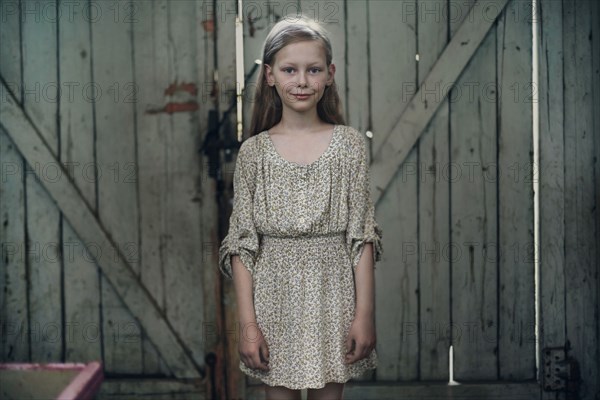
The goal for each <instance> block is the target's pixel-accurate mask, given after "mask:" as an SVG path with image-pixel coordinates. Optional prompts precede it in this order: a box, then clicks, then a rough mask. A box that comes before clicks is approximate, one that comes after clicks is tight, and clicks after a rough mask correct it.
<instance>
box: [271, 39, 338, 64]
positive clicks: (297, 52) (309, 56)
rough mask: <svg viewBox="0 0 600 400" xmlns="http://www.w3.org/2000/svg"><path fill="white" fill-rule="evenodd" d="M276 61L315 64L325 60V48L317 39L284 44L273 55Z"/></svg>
mask: <svg viewBox="0 0 600 400" xmlns="http://www.w3.org/2000/svg"><path fill="white" fill-rule="evenodd" d="M275 59H276V62H278V63H280V64H281V63H283V62H289V63H297V64H315V63H322V62H324V61H325V60H326V55H325V49H324V48H323V46H322V45H321V44H320V43H319V42H317V41H302V42H296V43H290V44H288V45H286V46H284V47H283V48H282V49H281V50H279V51H278V52H277V54H276V55H275Z"/></svg>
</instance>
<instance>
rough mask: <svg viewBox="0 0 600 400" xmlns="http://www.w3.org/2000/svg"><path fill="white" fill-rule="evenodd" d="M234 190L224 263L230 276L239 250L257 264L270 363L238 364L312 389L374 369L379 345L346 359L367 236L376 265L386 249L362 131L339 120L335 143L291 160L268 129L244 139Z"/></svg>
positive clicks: (252, 267)
mask: <svg viewBox="0 0 600 400" xmlns="http://www.w3.org/2000/svg"><path fill="white" fill-rule="evenodd" d="M233 189H234V202H233V210H232V214H231V217H230V220H229V231H228V233H227V236H226V237H225V239H223V242H222V243H221V246H220V248H219V268H220V270H221V272H222V273H223V274H224V275H225V276H226V277H227V278H229V279H232V269H231V256H232V255H234V254H237V255H239V256H240V259H241V261H242V263H243V265H244V266H245V267H246V268H247V269H248V270H249V272H250V274H251V276H252V281H253V284H252V285H253V298H254V309H255V314H256V322H257V324H258V326H259V327H260V329H261V331H262V333H263V336H264V338H265V341H266V343H267V345H268V348H269V368H270V370H269V371H262V370H258V369H251V368H249V367H247V366H246V365H245V364H244V363H243V362H242V361H240V364H239V367H240V369H241V370H242V371H243V372H244V373H245V374H246V375H248V376H251V377H254V378H258V379H260V380H261V381H263V382H264V383H266V384H267V385H270V386H285V387H288V388H290V389H304V388H322V387H324V386H325V384H326V383H328V382H346V381H348V380H349V379H351V378H353V377H358V376H360V375H362V374H363V373H364V372H365V371H366V370H368V369H374V368H376V367H377V353H376V351H375V350H373V351H372V352H371V354H370V355H369V356H368V357H366V358H364V359H362V360H359V361H356V362H355V363H353V364H345V363H344V357H345V353H346V347H345V340H346V336H347V334H348V331H349V328H350V324H351V323H352V321H353V319H354V312H355V301H356V295H355V286H354V272H355V268H356V266H357V264H358V262H359V260H360V256H361V252H362V249H363V247H364V244H365V243H366V242H372V243H373V263H374V266H375V262H377V261H380V259H381V255H382V253H383V248H382V242H381V238H382V230H381V228H380V227H379V226H378V224H377V222H376V220H375V212H374V206H373V202H372V200H371V196H370V186H369V163H368V158H367V144H366V139H365V138H364V136H363V135H362V134H360V132H358V131H357V130H356V129H354V128H352V127H350V126H346V125H335V126H334V130H333V136H332V138H331V141H330V143H329V147H328V148H327V150H326V151H325V152H324V153H323V154H322V155H321V156H320V157H319V158H318V159H317V160H316V161H314V162H312V163H310V164H299V163H295V162H292V161H288V160H286V159H285V158H283V157H282V156H281V155H280V154H279V153H278V151H277V150H276V148H275V146H274V144H273V142H272V139H271V137H270V136H269V132H268V131H263V132H261V133H259V134H257V135H255V136H251V137H250V138H248V139H247V140H246V141H244V142H243V143H242V145H241V147H240V149H239V152H238V157H237V161H236V166H235V171H234V177H233ZM241 334H243V332H241Z"/></svg>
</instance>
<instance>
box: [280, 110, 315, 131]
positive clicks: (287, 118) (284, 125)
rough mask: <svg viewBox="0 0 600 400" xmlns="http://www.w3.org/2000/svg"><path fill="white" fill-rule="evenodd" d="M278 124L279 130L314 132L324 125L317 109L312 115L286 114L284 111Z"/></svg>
mask: <svg viewBox="0 0 600 400" xmlns="http://www.w3.org/2000/svg"><path fill="white" fill-rule="evenodd" d="M276 126H277V130H279V131H284V132H312V131H315V130H318V129H319V128H320V127H321V126H323V121H321V119H320V118H319V116H318V115H317V112H316V110H315V112H314V113H312V115H306V114H295V115H286V114H285V112H284V114H283V116H282V117H281V121H279V123H277V125H276Z"/></svg>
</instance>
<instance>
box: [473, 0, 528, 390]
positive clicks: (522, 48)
mask: <svg viewBox="0 0 600 400" xmlns="http://www.w3.org/2000/svg"><path fill="white" fill-rule="evenodd" d="M497 30H498V31H497V39H498V43H497V49H498V50H497V55H496V60H497V61H496V65H497V67H496V70H497V77H496V79H497V81H496V85H495V86H496V87H492V88H491V90H490V91H488V94H489V98H491V99H494V98H495V99H494V100H490V101H493V102H494V103H498V116H497V118H498V163H497V168H496V171H493V170H490V169H493V165H492V168H490V169H488V170H487V171H485V172H484V174H485V176H486V177H487V178H488V179H489V180H491V181H496V182H497V183H498V229H499V237H498V247H497V248H496V247H494V248H492V249H491V251H495V250H496V249H497V250H498V253H497V254H498V255H499V258H497V257H494V259H496V262H497V263H498V273H499V276H498V280H499V283H498V284H499V289H500V291H499V293H498V297H499V300H498V301H499V305H498V307H499V313H498V335H497V345H498V357H499V371H498V373H499V378H500V379H501V380H510V381H517V380H530V379H535V377H536V364H535V341H536V337H535V287H534V283H535V282H534V278H535V277H534V264H533V262H534V236H533V232H534V221H533V217H534V216H533V178H534V177H533V165H532V163H531V160H532V157H533V132H532V123H531V121H532V120H533V114H532V113H533V110H532V105H533V85H532V83H531V69H532V64H531V62H532V54H531V51H532V50H531V47H532V42H531V41H532V38H531V4H530V3H528V2H521V1H511V2H510V3H509V4H508V5H507V6H506V7H505V8H504V12H503V13H502V15H501V16H500V17H499V18H498V24H497ZM515 360H519V362H515Z"/></svg>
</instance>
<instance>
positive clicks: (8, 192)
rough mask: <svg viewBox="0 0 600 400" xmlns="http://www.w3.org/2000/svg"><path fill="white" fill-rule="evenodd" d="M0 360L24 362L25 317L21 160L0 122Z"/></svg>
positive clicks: (26, 356) (26, 351)
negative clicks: (0, 237) (0, 236)
mask: <svg viewBox="0 0 600 400" xmlns="http://www.w3.org/2000/svg"><path fill="white" fill-rule="evenodd" d="M0 165H1V166H2V175H1V178H0V179H2V184H1V185H0V216H2V221H1V222H2V224H1V225H0V233H1V235H2V239H1V242H2V248H1V249H2V257H0V270H1V271H2V273H1V274H0V311H1V313H2V317H1V319H0V324H1V325H0V329H1V331H2V340H1V341H0V346H1V348H0V360H2V361H5V362H27V361H29V360H30V353H29V337H28V332H29V318H28V304H27V303H28V296H27V286H28V284H27V273H28V271H27V265H26V259H25V257H26V256H25V255H26V254H27V253H26V249H25V242H26V241H25V185H24V183H25V172H24V171H25V162H24V161H23V158H22V157H21V155H20V154H19V152H18V150H17V149H16V147H15V145H14V143H13V142H12V140H11V139H10V137H9V136H8V134H7V133H6V132H5V131H4V126H2V125H0Z"/></svg>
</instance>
